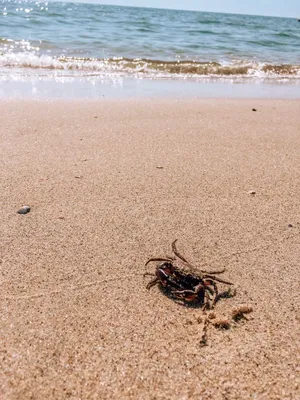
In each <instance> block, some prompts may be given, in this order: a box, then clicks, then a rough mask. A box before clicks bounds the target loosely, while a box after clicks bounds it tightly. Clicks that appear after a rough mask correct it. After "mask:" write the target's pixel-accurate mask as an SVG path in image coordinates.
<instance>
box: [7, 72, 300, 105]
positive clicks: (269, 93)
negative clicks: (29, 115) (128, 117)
mask: <svg viewBox="0 0 300 400" xmlns="http://www.w3.org/2000/svg"><path fill="white" fill-rule="evenodd" d="M0 78H1V79H0V99H33V100H34V99H53V100H59V99H64V100H78V99H93V100H99V99H103V98H108V99H130V98H155V97H157V98H164V97H165V98H170V99H171V98H177V99H201V98H232V99H234V98H236V99H247V98H261V99H268V98H269V99H299V98H300V82H299V80H295V81H291V82H278V81H268V80H266V81H262V80H260V79H257V80H249V81H248V80H245V81H244V80H237V79H233V80H230V79H226V80H222V79H216V80H214V79H211V78H210V79H207V80H202V81H201V80H198V81H193V80H175V79H173V80H172V79H170V80H167V79H165V80H163V79H162V80H159V79H153V80H151V79H139V78H128V77H126V78H124V77H121V76H115V77H97V76H93V77H85V78H80V77H77V78H74V77H59V76H57V77H42V76H36V77H29V76H28V77H25V78H24V77H22V78H20V77H18V78H17V79H13V77H12V76H10V75H8V76H7V77H5V74H4V75H2V76H1V77H0Z"/></svg>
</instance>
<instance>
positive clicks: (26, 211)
mask: <svg viewBox="0 0 300 400" xmlns="http://www.w3.org/2000/svg"><path fill="white" fill-rule="evenodd" d="M29 212H30V207H29V206H23V207H21V208H20V210H18V211H17V213H18V214H27V213H29Z"/></svg>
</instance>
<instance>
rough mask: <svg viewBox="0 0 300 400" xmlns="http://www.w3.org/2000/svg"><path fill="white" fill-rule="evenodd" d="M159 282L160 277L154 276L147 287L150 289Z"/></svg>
mask: <svg viewBox="0 0 300 400" xmlns="http://www.w3.org/2000/svg"><path fill="white" fill-rule="evenodd" d="M157 283H158V278H154V279H153V280H152V281H150V282H149V283H148V285H147V286H146V288H147V289H148V290H150V289H151V288H152V286H155V285H156V284H157Z"/></svg>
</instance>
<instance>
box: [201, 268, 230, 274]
mask: <svg viewBox="0 0 300 400" xmlns="http://www.w3.org/2000/svg"><path fill="white" fill-rule="evenodd" d="M225 271H226V269H225V268H223V269H221V270H220V271H203V269H201V272H202V274H208V275H218V274H223V273H224V272H225Z"/></svg>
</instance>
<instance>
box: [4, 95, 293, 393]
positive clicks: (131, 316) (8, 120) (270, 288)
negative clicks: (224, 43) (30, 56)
mask: <svg viewBox="0 0 300 400" xmlns="http://www.w3.org/2000/svg"><path fill="white" fill-rule="evenodd" d="M0 107H1V114H0V141H1V147H0V159H1V172H0V182H1V231H0V239H1V243H0V246H1V247H0V251H1V260H0V288H1V291H0V384H1V386H0V387H1V389H0V399H1V400H2V399H5V400H6V399H22V400H26V399H67V398H68V399H145V400H146V399H216V400H217V399H254V398H255V399H296V398H298V399H299V398H300V397H299V393H300V377H299V376H300V370H299V365H300V359H299V354H300V351H299V350H300V349H299V347H300V346H299V337H300V328H299V326H300V321H299V304H300V298H299V293H300V290H299V268H300V267H299V264H300V207H299V201H300V150H299V149H300V113H299V111H300V101H297V100H291V101H289V100H285V101H279V100H227V101H226V100H191V101H173V100H166V101H164V100H159V101H154V100H142V101H125V100H123V101H112V102H110V101H103V102H102V101H99V102H87V103H83V102H73V103H71V102H70V103H67V102H66V103H59V102H41V103H38V102H29V101H28V102H22V101H18V102H17V101H14V102H13V101H10V102H4V101H2V102H1V104H0ZM252 108H256V109H257V112H253V111H252ZM157 167H163V168H157ZM251 190H253V191H255V192H256V194H255V195H250V194H249V193H248V192H249V191H251ZM22 205H29V206H31V207H32V208H31V212H30V213H29V214H27V215H19V214H17V213H16V211H17V210H18V209H19V208H20V207H21V206H22ZM175 238H177V239H178V248H179V249H180V250H181V251H182V253H183V254H185V255H186V257H187V258H188V259H189V260H190V261H191V262H193V263H195V264H197V265H199V266H204V267H205V268H214V269H219V268H220V269H221V268H223V267H226V268H227V272H226V274H224V278H225V277H226V278H227V279H228V280H231V281H233V282H234V283H235V287H236V289H237V294H236V296H235V297H233V298H229V299H222V300H221V301H220V302H219V303H218V304H217V306H216V310H215V312H216V314H217V315H218V316H225V317H226V316H229V315H230V313H231V311H232V310H233V309H234V308H235V307H237V306H239V305H241V304H246V305H248V306H251V307H253V313H251V314H249V320H248V321H241V322H240V323H237V324H236V325H235V326H232V328H231V329H229V330H227V331H220V330H217V329H215V328H213V327H212V326H210V327H209V331H208V342H207V346H205V347H201V346H200V340H201V336H202V329H203V324H202V323H200V322H199V316H201V314H202V311H201V310H200V309H197V308H188V307H184V306H181V305H179V304H177V303H176V302H175V301H173V300H172V299H170V298H168V297H166V296H165V295H164V294H163V293H161V291H160V290H159V289H158V287H154V288H153V289H152V290H151V291H147V290H146V288H145V286H146V284H147V282H148V281H149V277H147V278H144V277H143V273H144V272H145V271H146V270H147V271H150V272H152V271H154V268H155V265H149V266H148V267H147V268H145V267H144V264H145V261H146V260H147V259H148V258H149V257H151V256H158V255H161V256H162V255H164V254H166V253H170V244H171V242H172V240H173V239H175ZM150 279H151V278H150ZM220 287H221V286H220Z"/></svg>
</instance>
